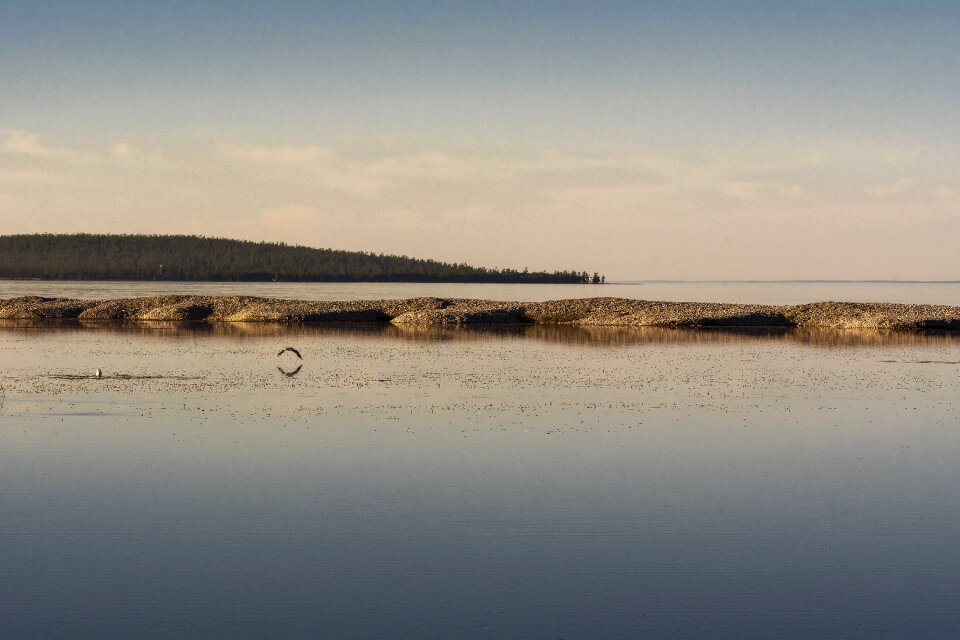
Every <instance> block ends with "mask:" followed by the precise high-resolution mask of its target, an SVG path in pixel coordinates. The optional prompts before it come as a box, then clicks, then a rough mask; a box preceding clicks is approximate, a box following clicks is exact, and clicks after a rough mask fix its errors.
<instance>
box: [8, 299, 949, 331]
mask: <svg viewBox="0 0 960 640" xmlns="http://www.w3.org/2000/svg"><path fill="white" fill-rule="evenodd" d="M0 319H8V320H28V319H29V320H69V319H77V320H84V321H98V320H104V321H108V320H111V321H116V320H126V321H134V322H148V321H160V320H163V321H178V320H179V321H183V320H186V321H201V322H211V323H213V322H281V323H298V322H311V323H312V322H345V323H355V322H391V323H393V324H398V325H414V326H445V325H447V326H449V325H462V324H482V323H514V324H543V325H578V326H616V327H628V326H648V327H717V326H724V327H822V328H836V329H950V330H960V307H955V306H944V305H923V304H893V303H860V302H814V303H810V304H800V305H784V306H773V305H756V304H725V303H701V302H653V301H647V300H627V299H623V298H585V299H570V300H551V301H546V302H503V301H497V300H469V299H459V298H450V299H444V298H409V299H405V300H352V301H339V302H332V301H306V300H281V299H275V298H258V297H248V296H216V297H215V296H192V295H171V296H154V297H144V298H121V299H114V300H73V299H66V298H41V297H36V296H29V297H20V298H9V299H0Z"/></svg>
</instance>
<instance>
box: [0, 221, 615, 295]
mask: <svg viewBox="0 0 960 640" xmlns="http://www.w3.org/2000/svg"><path fill="white" fill-rule="evenodd" d="M0 278H2V279H14V280H25V279H39V280H174V281H221V282H232V281H240V282H270V281H278V282H499V283H508V282H509V283H543V284H584V283H593V284H600V283H602V282H604V281H605V280H606V279H605V278H604V277H603V276H600V275H599V274H597V273H594V274H593V275H592V276H591V275H590V274H588V273H587V272H586V271H583V272H577V271H554V272H553V273H548V272H545V271H528V270H527V269H524V270H523V271H517V270H515V269H486V268H483V267H471V266H469V265H466V264H462V263H460V264H452V263H447V262H438V261H436V260H423V259H418V258H409V257H407V256H394V255H384V254H374V253H364V252H361V251H337V250H333V249H314V248H311V247H303V246H294V245H287V244H283V243H271V242H250V241H245V240H230V239H227V238H207V237H202V236H186V235H110V234H99V235H98V234H86V233H81V234H49V233H43V234H22V235H6V236H0Z"/></svg>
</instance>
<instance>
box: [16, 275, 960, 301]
mask: <svg viewBox="0 0 960 640" xmlns="http://www.w3.org/2000/svg"><path fill="white" fill-rule="evenodd" d="M179 293H187V294H196V295H231V296H232V295H248V296H263V297H271V298H287V299H302V300H383V299H397V298H416V297H422V296H434V297H438V298H478V299H483V300H517V301H540V300H561V299H564V298H592V297H595V296H610V297H618V298H629V299H637V300H670V301H678V302H686V301H694V302H736V303H753V304H803V303H805V302H821V301H825V300H833V301H840V302H906V303H914V304H947V305H960V283H956V282H953V283H949V282H656V281H649V282H636V283H622V284H618V283H612V284H605V285H603V286H596V285H569V284H561V285H550V284H458V283H440V284H437V283H410V282H326V283H316V282H306V283H300V282H164V281H160V282H73V281H71V282H56V281H36V280H0V298H14V297H18V296H47V297H62V298H87V299H97V298H127V297H137V296H155V295H166V294H179Z"/></svg>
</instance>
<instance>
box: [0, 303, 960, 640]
mask: <svg viewBox="0 0 960 640" xmlns="http://www.w3.org/2000/svg"><path fill="white" fill-rule="evenodd" d="M285 346H295V347H297V348H298V349H299V350H300V352H301V353H302V355H303V359H302V360H298V359H297V358H296V357H295V356H294V355H292V354H291V353H290V352H284V353H283V354H282V355H281V356H278V355H277V352H278V351H279V350H280V349H281V348H283V347H285ZM0 362H2V363H3V367H2V371H0V389H2V391H0V636H2V637H5V638H6V637H9V638H82V637H90V638H105V637H137V638H169V637H178V638H264V637H273V638H313V637H334V638H382V637H391V638H449V637H458V638H545V639H546V638H552V639H555V638H634V637H649V638H690V637H709V638H825V637H830V638H877V637H883V638H917V637H923V638H953V637H956V635H957V632H958V629H960V608H958V607H957V602H958V601H960V492H958V491H957V487H958V486H960V417H958V413H957V410H958V406H957V398H960V336H956V335H952V334H938V333H880V332H849V331H847V332H838V331H791V330H776V331H760V332H741V331H722V330H707V331H688V330H675V329H611V330H603V329H596V328H595V329H569V328H568V329H561V328H550V327H525V328H521V329H516V330H514V329H508V328H501V329H498V330H480V329H467V330H437V329H403V328H399V327H367V328H345V327H317V326H313V327H310V326H302V327H280V326H276V325H265V324H252V325H246V324H231V325H219V326H215V327H208V326H205V325H189V324H175V323H155V324H152V325H148V326H131V325H122V324H119V325H110V326H103V327H101V328H99V329H89V328H82V327H79V326H74V325H71V324H65V325H63V326H62V327H60V328H58V329H50V328H40V327H38V325H36V324H34V323H31V322H7V323H4V324H2V325H0ZM301 365H302V366H301ZM98 367H99V368H101V369H102V370H103V372H104V377H103V378H101V379H96V378H93V377H91V375H90V374H91V373H92V372H93V371H94V369H95V368H98Z"/></svg>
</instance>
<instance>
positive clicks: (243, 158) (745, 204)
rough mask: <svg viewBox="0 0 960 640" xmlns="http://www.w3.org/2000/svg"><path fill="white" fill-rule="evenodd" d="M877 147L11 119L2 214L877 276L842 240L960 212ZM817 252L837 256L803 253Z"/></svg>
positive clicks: (453, 251)
mask: <svg viewBox="0 0 960 640" xmlns="http://www.w3.org/2000/svg"><path fill="white" fill-rule="evenodd" d="M864 149H865V150H863V151H861V152H860V153H859V154H858V153H857V152H856V150H855V149H853V148H852V147H847V146H843V145H829V144H827V145H822V146H820V147H808V148H804V149H787V150H784V151H783V152H781V153H772V152H771V151H770V150H769V149H767V150H766V151H765V152H764V154H763V155H762V156H761V155H760V154H757V155H756V156H751V155H750V154H744V153H742V152H741V153H740V154H738V155H733V154H728V155H717V156H713V157H710V156H702V155H695V154H688V155H686V156H684V155H680V154H674V155H671V154H663V153H657V152H637V153H631V154H623V153H611V154H607V155H603V154H592V155H589V154H584V155H580V156H578V155H573V154H563V153H557V152H541V153H530V154H527V155H523V156H512V157H504V156H495V155H480V154H462V153H461V154H458V153H454V152H451V151H449V150H439V149H432V150H430V149H428V150H424V151H422V152H418V153H410V154H394V155H390V154H383V155H380V156H376V157H368V156H362V155H359V154H351V153H348V152H346V151H343V150H339V149H334V148H331V147H326V146H320V145H302V146H264V145H244V144H237V143H234V142H227V141H216V140H214V141H210V140H209V139H205V140H204V141H202V142H201V143H200V144H198V145H195V146H193V147H189V148H181V149H173V148H168V149H164V148H150V149H145V148H142V147H138V146H136V145H133V144H131V143H129V142H124V141H120V142H116V143H113V144H111V145H106V146H104V147H103V148H100V149H89V148H84V149H81V148H69V147H65V146H63V145H53V144H47V143H46V142H45V140H44V138H43V137H42V136H40V135H39V134H36V133H28V132H22V131H4V132H2V133H0V204H2V207H0V224H2V228H3V229H4V231H6V232H8V233H13V232H35V231H104V232H111V231H112V232H141V233H174V232H176V233H199V234H207V235H222V236H233V237H242V238H249V239H255V240H279V241H284V242H289V243H300V244H308V245H312V246H324V247H326V246H329V247H335V248H344V249H360V250H370V251H377V252H381V251H382V252H389V253H405V254H408V255H419V256H424V257H434V258H439V259H446V260H455V261H467V262H472V263H476V264H485V265H490V266H529V267H531V268H547V269H553V268H577V269H580V268H591V269H599V270H601V271H604V272H607V273H608V275H610V276H613V277H616V276H618V275H619V276H620V277H637V276H648V277H843V276H848V275H849V276H854V277H856V276H863V277H873V276H882V275H883V274H882V273H868V272H863V273H850V272H847V271H843V269H845V268H848V267H849V263H850V260H849V259H847V260H845V259H843V258H841V257H840V256H841V254H842V253H843V252H844V251H845V252H847V254H849V255H860V256H863V260H864V261H869V260H871V259H873V258H872V257H871V256H876V255H877V252H878V251H881V250H885V249H884V248H885V247H887V246H891V247H892V246H896V242H897V240H898V238H900V237H902V235H903V233H904V225H905V224H907V223H906V222H905V219H904V216H908V215H912V216H919V217H920V218H922V219H923V220H924V221H925V225H926V227H931V228H940V229H941V230H942V229H948V228H953V226H956V203H957V201H958V194H960V184H958V183H957V182H955V181H953V180H951V179H949V176H946V177H945V176H943V175H939V176H928V175H925V174H924V172H923V165H922V155H918V154H916V153H914V152H913V151H912V150H911V149H904V150H902V151H898V150H897V148H896V146H895V145H891V146H889V147H888V148H885V147H884V146H883V145H880V144H878V145H876V146H874V147H865V148H864ZM891 158H892V159H893V160H891ZM935 178H936V179H935ZM894 201H895V203H894ZM951 225H953V226H951ZM945 237H949V236H948V235H946V234H944V233H942V232H938V233H931V234H929V243H928V244H927V249H926V250H925V251H924V252H923V255H916V256H913V257H912V259H913V263H914V264H917V263H922V264H928V263H929V264H930V265H933V264H934V262H935V261H939V262H938V264H940V265H944V264H952V263H951V262H950V261H951V260H954V261H955V260H956V258H954V257H953V254H954V253H955V252H954V251H953V249H952V247H948V246H947V245H948V244H949V243H947V242H946V241H945V239H944V238H945ZM838 238H839V239H842V240H843V241H844V242H846V243H847V244H846V248H844V249H843V250H841V248H840V247H839V245H837V244H836V242H838V241H839V240H837V239H838ZM721 249H722V251H721ZM814 254H816V257H817V260H818V261H819V262H817V263H816V264H820V263H822V264H823V265H824V267H823V270H822V271H816V272H811V271H809V270H804V269H805V267H804V266H803V265H805V264H808V263H809V261H810V259H811V255H814ZM897 259H900V258H897ZM902 260H903V262H904V264H905V265H906V264H907V263H908V262H909V259H908V258H907V257H903V258H902ZM771 264H775V265H778V266H777V267H776V269H775V270H771V268H770V266H769V265H771ZM858 264H859V263H858ZM717 265H720V267H718V266H717ZM956 266H957V270H958V271H960V263H958V264H957V265H956ZM721 267H722V268H721ZM858 268H860V267H859V266H858ZM898 271H899V272H900V273H904V274H905V273H909V270H907V269H906V268H899V269H898ZM916 275H917V276H918V277H920V276H921V275H922V274H916Z"/></svg>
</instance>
